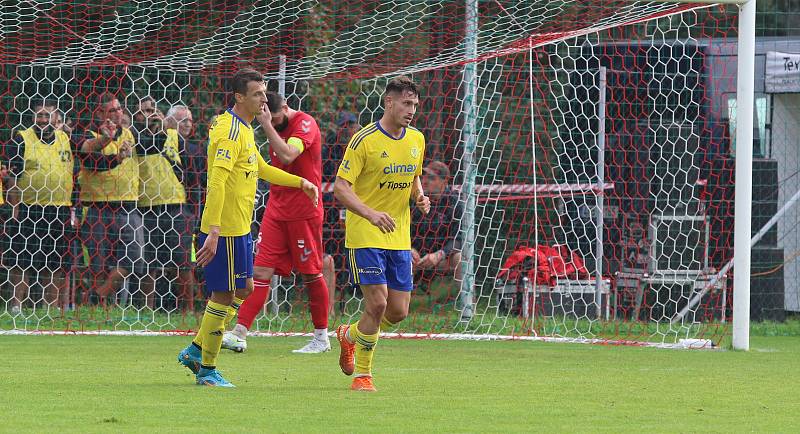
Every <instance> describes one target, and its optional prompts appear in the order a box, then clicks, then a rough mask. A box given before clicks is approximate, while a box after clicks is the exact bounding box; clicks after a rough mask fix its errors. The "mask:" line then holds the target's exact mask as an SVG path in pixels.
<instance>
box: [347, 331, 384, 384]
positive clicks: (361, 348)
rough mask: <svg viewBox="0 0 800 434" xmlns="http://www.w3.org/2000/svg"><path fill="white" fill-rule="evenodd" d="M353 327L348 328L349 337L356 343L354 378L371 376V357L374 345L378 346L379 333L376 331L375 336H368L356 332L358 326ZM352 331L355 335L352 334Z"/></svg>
mask: <svg viewBox="0 0 800 434" xmlns="http://www.w3.org/2000/svg"><path fill="white" fill-rule="evenodd" d="M354 325H355V326H356V327H353V326H351V327H350V332H351V335H350V336H351V337H353V338H355V339H354V340H355V343H356V371H355V376H356V377H363V376H365V375H372V355H373V354H375V345H377V344H378V336H380V333H381V332H380V330H378V331H377V332H376V333H375V334H372V335H368V334H365V333H362V332H361V331H360V330H358V324H354ZM354 330H355V332H356V333H355V334H352V332H353V331H354Z"/></svg>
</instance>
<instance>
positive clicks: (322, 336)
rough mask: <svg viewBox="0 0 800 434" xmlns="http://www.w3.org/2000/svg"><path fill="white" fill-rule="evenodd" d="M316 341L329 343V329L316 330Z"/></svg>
mask: <svg viewBox="0 0 800 434" xmlns="http://www.w3.org/2000/svg"><path fill="white" fill-rule="evenodd" d="M314 339H316V340H318V341H327V340H328V329H314Z"/></svg>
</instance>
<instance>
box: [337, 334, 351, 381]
mask: <svg viewBox="0 0 800 434" xmlns="http://www.w3.org/2000/svg"><path fill="white" fill-rule="evenodd" d="M348 329H350V326H349V325H345V324H342V325H340V326H339V327H337V328H336V340H337V341H339V367H340V368H342V372H343V373H344V375H353V371H355V369H356V362H355V359H354V357H353V353H354V352H355V350H356V344H351V343H350V341H348V340H347V330H348ZM354 384H355V383H354Z"/></svg>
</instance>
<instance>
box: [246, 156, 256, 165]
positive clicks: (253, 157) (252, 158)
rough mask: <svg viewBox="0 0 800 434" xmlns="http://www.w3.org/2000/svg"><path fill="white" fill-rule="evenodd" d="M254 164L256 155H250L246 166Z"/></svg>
mask: <svg viewBox="0 0 800 434" xmlns="http://www.w3.org/2000/svg"><path fill="white" fill-rule="evenodd" d="M255 162H256V154H250V158H248V159H247V164H253V163H255Z"/></svg>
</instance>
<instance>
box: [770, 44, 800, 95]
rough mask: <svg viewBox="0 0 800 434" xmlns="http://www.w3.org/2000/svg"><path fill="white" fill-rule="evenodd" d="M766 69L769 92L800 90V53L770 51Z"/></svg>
mask: <svg viewBox="0 0 800 434" xmlns="http://www.w3.org/2000/svg"><path fill="white" fill-rule="evenodd" d="M765 70H766V76H765V77H764V87H765V89H766V91H767V93H795V92H800V54H794V53H781V52H780V51H768V52H767V65H766V68H765Z"/></svg>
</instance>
